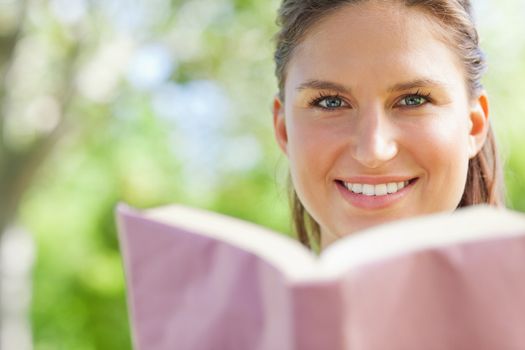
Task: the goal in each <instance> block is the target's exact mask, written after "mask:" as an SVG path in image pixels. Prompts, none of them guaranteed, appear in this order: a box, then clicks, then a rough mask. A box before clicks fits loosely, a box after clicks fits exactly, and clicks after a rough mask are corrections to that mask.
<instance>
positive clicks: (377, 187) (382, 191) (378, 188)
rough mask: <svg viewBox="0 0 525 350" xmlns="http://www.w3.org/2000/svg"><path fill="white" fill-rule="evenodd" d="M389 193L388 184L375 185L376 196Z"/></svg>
mask: <svg viewBox="0 0 525 350" xmlns="http://www.w3.org/2000/svg"><path fill="white" fill-rule="evenodd" d="M387 193H388V191H387V185H386V184H381V185H375V195H376V196H384V195H385V194H387Z"/></svg>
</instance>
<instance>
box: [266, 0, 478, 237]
mask: <svg viewBox="0 0 525 350" xmlns="http://www.w3.org/2000/svg"><path fill="white" fill-rule="evenodd" d="M464 77H465V73H464V70H463V66H462V65H461V62H460V60H459V58H458V57H457V55H456V54H455V52H454V51H453V50H452V49H451V48H450V46H448V45H447V44H446V43H445V40H444V36H443V33H442V32H440V27H439V26H438V24H437V23H436V22H434V20H433V19H432V18H430V17H428V16H427V15H425V14H424V13H423V12H422V11H421V10H418V9H415V8H405V7H403V5H397V4H387V3H383V4H379V3H378V2H375V1H367V2H365V3H363V4H359V5H348V6H346V7H343V8H341V9H340V10H337V11H336V12H335V13H334V14H331V15H330V16H329V17H326V18H325V19H323V20H322V21H320V22H319V23H317V24H316V25H315V26H314V27H312V28H310V30H309V32H308V34H307V35H306V37H305V38H304V40H303V41H302V42H301V44H300V45H299V46H298V47H297V49H296V50H295V52H294V53H293V56H292V58H291V60H290V62H289V65H288V68H287V77H286V83H285V102H281V101H280V100H279V99H277V98H276V100H275V103H274V125H275V132H276V137H277V140H278V142H279V145H280V146H281V148H282V149H283V151H284V152H285V154H286V155H287V157H288V159H289V166H290V172H291V176H292V181H293V185H294V187H295V189H296V191H297V194H298V196H299V198H300V200H301V202H302V203H303V205H304V206H305V208H306V209H307V210H308V212H309V213H310V214H311V215H312V216H313V218H314V219H315V220H316V221H317V222H318V223H319V224H320V226H321V234H322V246H323V247H324V246H326V245H328V244H330V243H331V242H333V241H334V240H336V239H337V238H339V237H341V236H344V235H347V234H350V233H352V232H354V231H356V230H360V229H364V228H367V227H370V226H373V225H377V224H380V223H384V222H388V221H391V220H395V219H400V218H406V217H412V216H416V215H421V214H427V213H434V212H440V211H453V210H454V209H455V208H456V207H457V205H458V203H459V202H460V199H461V197H462V194H463V190H464V188H465V182H466V175H467V169H468V161H469V158H472V157H473V156H475V155H476V153H477V152H478V151H479V150H480V148H481V147H482V145H483V142H484V140H485V135H486V131H487V127H488V123H487V115H488V110H487V100H486V97H485V95H483V94H482V95H481V96H479V97H477V98H475V99H469V96H468V91H467V86H466V84H465V78H464Z"/></svg>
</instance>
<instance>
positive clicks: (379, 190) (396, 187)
mask: <svg viewBox="0 0 525 350" xmlns="http://www.w3.org/2000/svg"><path fill="white" fill-rule="evenodd" d="M417 180H418V178H413V179H410V180H406V181H400V182H388V183H381V184H363V183H349V182H345V181H342V180H336V182H337V183H339V184H340V185H341V186H344V187H345V188H346V189H347V190H348V191H350V192H352V193H354V194H357V195H364V196H368V197H381V196H388V195H392V194H395V193H398V192H399V191H401V190H402V189H404V188H405V187H408V186H410V185H412V184H414V183H415V182H416V181H417Z"/></svg>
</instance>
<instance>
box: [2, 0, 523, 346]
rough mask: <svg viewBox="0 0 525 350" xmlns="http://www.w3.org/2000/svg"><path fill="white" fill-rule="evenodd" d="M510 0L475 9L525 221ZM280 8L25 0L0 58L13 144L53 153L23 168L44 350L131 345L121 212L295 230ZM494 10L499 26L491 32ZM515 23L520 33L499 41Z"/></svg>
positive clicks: (218, 0) (38, 336)
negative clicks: (285, 150) (277, 55)
mask: <svg viewBox="0 0 525 350" xmlns="http://www.w3.org/2000/svg"><path fill="white" fill-rule="evenodd" d="M511 3H513V5H512V6H514V7H512V6H510V5H509V6H510V7H508V8H506V7H503V6H502V7H500V8H498V9H495V7H494V6H495V5H491V4H490V3H488V2H487V1H485V2H480V5H479V6H480V12H479V13H480V15H479V18H480V26H481V33H482V37H483V38H484V43H483V46H484V47H485V49H486V50H487V52H488V56H489V62H490V64H491V69H490V71H489V73H488V75H487V78H486V87H487V89H488V91H489V94H490V95H491V97H492V111H493V113H492V118H493V121H494V124H495V125H496V130H497V133H498V136H499V139H500V143H501V144H502V149H503V153H504V155H505V158H506V160H507V167H506V177H507V183H508V190H509V205H510V206H511V207H513V208H515V209H518V210H523V211H525V180H524V178H525V161H524V157H525V151H524V150H525V143H524V142H525V141H524V139H523V136H522V134H523V131H525V118H523V116H525V102H524V100H523V99H520V98H519V97H518V96H519V95H518V91H520V90H521V89H523V88H525V63H524V62H525V40H523V39H522V38H525V28H522V27H519V26H520V25H522V21H521V19H520V17H519V16H516V15H512V14H514V13H517V11H516V10H515V8H516V6H518V7H520V6H521V5H519V4H518V2H517V1H511ZM6 4H7V5H6ZM8 4H11V5H9V6H11V7H9V6H8ZM13 4H17V2H13V1H11V2H6V3H5V4H4V5H0V33H4V34H5V33H7V34H9V33H11V32H12V31H13V28H15V27H16V23H17V22H16V21H17V17H16V13H17V11H16V9H14V7H13V6H15V5H13ZM21 4H23V2H19V3H18V5H20V6H21ZM24 4H25V3H24ZM278 5H279V1H278V0H271V1H259V0H186V1H184V0H178V1H177V0H171V1H169V0H154V1H147V2H146V1H145V0H143V1H138V0H137V1H130V0H118V1H117V0H114V1H109V2H103V1H90V2H88V1H82V0H75V1H69V2H68V1H59V0H56V1H54V0H53V1H51V0H50V1H28V2H27V11H26V13H25V17H23V19H22V21H23V25H22V27H21V28H22V31H21V33H20V36H19V37H16V38H15V39H16V42H13V43H11V44H9V42H8V41H7V40H3V41H2V40H0V47H1V49H0V53H2V54H0V59H3V57H4V56H3V53H5V52H8V51H9V47H7V46H9V45H15V46H16V50H15V56H14V59H13V65H12V67H10V68H9V69H10V73H9V75H8V77H7V79H8V80H7V81H8V86H9V89H7V92H6V96H5V99H4V105H3V108H4V111H5V116H6V117H5V118H6V119H5V125H4V128H5V130H6V131H5V132H4V135H9V137H6V139H5V140H4V142H5V143H6V144H7V145H8V146H9V147H10V149H16V150H31V151H34V150H35V149H38V148H39V147H40V144H39V143H38V141H39V140H40V139H52V141H53V142H55V143H56V144H54V146H55V147H54V148H53V152H49V153H46V154H45V155H43V156H42V157H43V158H42V159H41V161H40V163H41V164H43V166H42V167H38V168H29V170H28V171H31V178H32V181H31V182H28V183H27V188H26V189H25V191H24V193H23V197H22V198H21V202H20V206H19V222H20V223H21V225H23V226H25V227H26V228H27V229H28V230H29V231H30V232H31V233H32V234H33V236H34V238H35V240H36V243H37V247H38V257H37V261H36V266H35V270H34V296H33V306H32V314H31V318H32V326H33V336H34V344H35V349H37V350H45V349H76V350H83V349H86V350H87V349H129V348H131V340H130V334H129V325H128V315H127V310H126V303H125V290H124V276H123V271H122V265H121V260H120V255H119V251H118V242H117V240H116V229H115V222H114V207H115V205H116V203H117V202H118V201H125V202H128V203H129V204H132V205H135V206H137V207H151V206H157V205H162V204H166V203H172V202H178V203H185V204H189V205H193V206H198V207H203V208H208V209H211V210H215V211H218V212H222V213H226V214H229V215H233V216H237V217H241V218H244V219H247V220H250V221H253V222H256V223H259V224H262V225H265V226H268V227H270V228H273V229H275V230H278V231H281V232H284V233H288V234H289V233H290V223H289V219H288V209H287V199H286V191H285V177H286V164H285V161H284V160H283V159H282V157H280V155H279V152H278V149H277V147H276V145H275V144H274V141H273V135H272V128H271V113H270V108H271V100H272V97H273V95H274V93H275V92H276V81H275V78H274V76H273V62H272V51H273V44H272V37H273V35H274V33H275V31H276V25H275V14H276V10H277V7H278ZM2 6H4V7H5V8H4V7H2ZM498 6H500V5H498ZM15 7H16V6H15ZM520 8H521V9H522V14H523V13H525V8H524V6H521V7H520ZM9 11H11V12H9ZM498 11H499V12H498ZM10 13H11V14H12V15H9V14H10ZM497 13H500V16H501V17H502V19H501V20H502V22H496V21H495V20H494V18H491V20H490V21H488V20H487V21H483V19H485V17H484V16H488V14H491V15H493V14H497ZM9 23H11V24H12V25H11V27H10V26H9ZM503 23H505V27H504V26H503ZM511 23H512V26H516V28H517V29H516V32H517V33H515V35H512V38H509V39H508V40H507V41H508V42H505V40H502V39H501V38H502V36H501V35H502V33H506V30H507V28H508V26H509V25H510V24H511ZM520 33H521V34H520ZM4 34H2V35H0V39H1V38H7V37H9V36H8V35H7V34H5V35H4ZM503 37H504V38H507V36H503ZM518 39H519V40H521V41H518ZM4 44H5V45H7V46H5V45H4ZM505 45H508V46H505ZM509 48H511V49H509ZM57 128H60V133H58V134H56V135H55V134H54V130H55V129H57ZM40 163H39V164H40ZM36 169H39V170H38V171H37V170H36Z"/></svg>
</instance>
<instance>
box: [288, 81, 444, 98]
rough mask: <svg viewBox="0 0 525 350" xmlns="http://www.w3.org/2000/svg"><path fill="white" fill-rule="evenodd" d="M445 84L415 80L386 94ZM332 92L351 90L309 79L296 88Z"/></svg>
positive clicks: (395, 87) (346, 87) (397, 85)
mask: <svg viewBox="0 0 525 350" xmlns="http://www.w3.org/2000/svg"><path fill="white" fill-rule="evenodd" d="M446 86H447V84H446V83H444V82H442V81H439V80H434V79H428V78H424V79H416V80H412V81H408V82H403V83H398V84H395V85H393V86H391V87H389V88H388V90H387V91H388V92H396V91H405V90H410V89H414V88H424V87H427V88H428V87H435V88H444V87H446ZM308 89H312V90H332V91H336V92H339V93H343V94H349V93H350V92H351V91H352V89H351V88H350V87H348V86H345V85H343V84H339V83H336V82H332V81H326V80H318V79H310V80H307V81H306V82H304V83H302V84H301V85H299V86H298V87H297V90H298V91H302V90H308Z"/></svg>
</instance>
